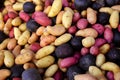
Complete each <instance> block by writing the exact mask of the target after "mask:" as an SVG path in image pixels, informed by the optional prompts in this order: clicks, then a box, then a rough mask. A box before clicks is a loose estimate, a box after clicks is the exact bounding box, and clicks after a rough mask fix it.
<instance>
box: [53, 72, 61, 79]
mask: <svg viewBox="0 0 120 80" xmlns="http://www.w3.org/2000/svg"><path fill="white" fill-rule="evenodd" d="M54 79H55V80H62V79H63V75H62V72H61V71H60V70H58V71H57V72H56V73H55V74H54Z"/></svg>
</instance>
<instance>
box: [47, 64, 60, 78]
mask: <svg viewBox="0 0 120 80" xmlns="http://www.w3.org/2000/svg"><path fill="white" fill-rule="evenodd" d="M57 70H58V66H57V64H53V65H51V66H50V67H49V68H47V70H46V71H45V77H52V76H53V75H54V74H55V73H56V71H57Z"/></svg>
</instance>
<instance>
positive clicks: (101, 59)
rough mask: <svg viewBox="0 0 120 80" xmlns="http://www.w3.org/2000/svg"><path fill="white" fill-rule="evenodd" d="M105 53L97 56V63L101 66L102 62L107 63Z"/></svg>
mask: <svg viewBox="0 0 120 80" xmlns="http://www.w3.org/2000/svg"><path fill="white" fill-rule="evenodd" d="M105 60H106V59H105V55H104V54H98V55H97V57H96V65H97V66H98V67H100V66H101V65H102V64H104V63H105Z"/></svg>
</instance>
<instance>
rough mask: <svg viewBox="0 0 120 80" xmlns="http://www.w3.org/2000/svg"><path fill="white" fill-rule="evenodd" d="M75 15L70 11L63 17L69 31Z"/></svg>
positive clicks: (63, 22)
mask: <svg viewBox="0 0 120 80" xmlns="http://www.w3.org/2000/svg"><path fill="white" fill-rule="evenodd" d="M72 18H73V13H72V12H71V11H69V10H67V11H65V12H64V14H63V16H62V24H63V25H64V27H65V28H66V29H68V28H69V27H70V26H71V24H72Z"/></svg>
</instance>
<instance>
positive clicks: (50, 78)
mask: <svg viewBox="0 0 120 80" xmlns="http://www.w3.org/2000/svg"><path fill="white" fill-rule="evenodd" d="M44 80H55V79H54V78H52V77H48V78H45V79H44Z"/></svg>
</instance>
